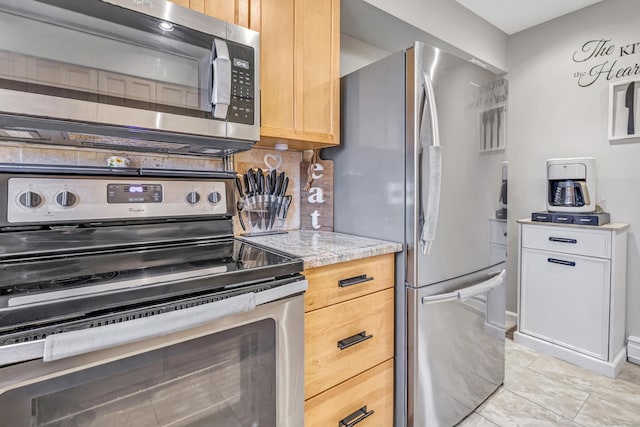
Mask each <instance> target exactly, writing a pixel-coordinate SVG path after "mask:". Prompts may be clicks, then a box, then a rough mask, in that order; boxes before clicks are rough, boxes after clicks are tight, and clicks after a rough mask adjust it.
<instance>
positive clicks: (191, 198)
mask: <svg viewBox="0 0 640 427" xmlns="http://www.w3.org/2000/svg"><path fill="white" fill-rule="evenodd" d="M199 201H200V193H198V192H197V191H192V192H191V193H189V194H187V203H189V204H190V205H195V204H196V203H198V202H199Z"/></svg>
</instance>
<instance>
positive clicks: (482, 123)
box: [478, 104, 507, 152]
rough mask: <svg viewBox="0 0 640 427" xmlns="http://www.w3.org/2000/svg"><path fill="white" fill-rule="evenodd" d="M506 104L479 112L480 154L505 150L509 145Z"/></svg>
mask: <svg viewBox="0 0 640 427" xmlns="http://www.w3.org/2000/svg"><path fill="white" fill-rule="evenodd" d="M506 113H507V109H506V106H505V104H499V105H494V106H492V107H491V108H486V109H483V110H480V111H479V112H478V150H479V151H480V152H489V151H500V150H504V149H505V148H506V145H507V141H506V137H507V132H506V127H507V126H506V124H507V120H506V118H507V117H506Z"/></svg>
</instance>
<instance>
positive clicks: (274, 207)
mask: <svg viewBox="0 0 640 427" xmlns="http://www.w3.org/2000/svg"><path fill="white" fill-rule="evenodd" d="M238 214H239V215H240V216H241V223H242V224H244V227H243V228H244V230H245V232H244V233H242V234H241V235H242V236H259V235H265V234H283V233H286V231H283V230H282V229H283V227H284V220H285V215H286V197H276V196H269V195H266V194H265V195H258V196H253V197H248V198H243V199H242V200H241V204H240V206H239V211H238Z"/></svg>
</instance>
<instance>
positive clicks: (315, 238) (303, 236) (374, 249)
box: [239, 230, 402, 269]
mask: <svg viewBox="0 0 640 427" xmlns="http://www.w3.org/2000/svg"><path fill="white" fill-rule="evenodd" d="M239 238H240V239H242V240H246V241H248V242H253V243H256V244H258V245H262V246H267V247H270V248H273V249H275V250H278V251H281V252H286V253H289V254H291V255H294V256H296V257H299V258H302V260H303V261H304V268H305V269H307V268H314V267H322V266H324V265H329V264H336V263H339V262H345V261H353V260H356V259H362V258H368V257H372V256H376V255H384V254H390V253H394V252H400V251H401V250H402V244H400V243H394V242H387V241H384V240H377V239H369V238H366V237H359V236H353V235H350V234H342V233H333V232H330V231H310V230H294V231H289V232H288V233H286V234H271V235H266V236H252V237H245V236H239Z"/></svg>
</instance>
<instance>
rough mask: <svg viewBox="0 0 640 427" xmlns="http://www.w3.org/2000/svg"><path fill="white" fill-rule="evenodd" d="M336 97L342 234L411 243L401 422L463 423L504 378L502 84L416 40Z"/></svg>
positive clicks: (399, 300)
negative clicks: (499, 228)
mask: <svg viewBox="0 0 640 427" xmlns="http://www.w3.org/2000/svg"><path fill="white" fill-rule="evenodd" d="M341 90H342V106H341V108H342V141H341V145H340V146H339V147H335V148H330V149H325V150H323V153H322V157H324V158H326V159H332V160H333V161H334V162H335V163H334V170H335V175H334V180H335V182H334V224H335V231H337V232H345V233H350V234H356V235H361V236H368V237H375V238H380V239H386V240H392V241H399V242H403V243H404V245H405V250H404V251H403V252H402V253H399V254H398V255H397V258H396V352H395V364H396V379H395V404H396V411H395V425H396V426H398V427H402V426H405V425H407V426H413V427H424V426H452V425H455V424H457V423H458V422H460V421H461V420H462V419H464V418H465V417H466V416H467V415H468V414H470V413H471V412H473V411H474V409H475V408H476V407H477V406H478V405H480V404H481V403H482V402H483V401H484V400H485V399H486V398H487V397H489V396H490V395H491V394H492V393H493V392H494V391H495V390H496V389H497V388H498V387H499V386H500V385H501V384H502V382H503V379H504V332H505V330H504V324H505V316H504V314H505V311H504V310H505V292H504V283H503V281H504V276H505V271H504V268H505V263H504V257H502V258H500V257H495V256H492V255H491V250H490V249H491V245H492V243H491V241H492V238H491V235H490V234H491V224H492V222H495V221H496V214H497V213H496V208H501V207H502V206H501V205H500V191H501V187H502V185H503V182H502V181H503V180H502V178H503V177H502V162H503V161H504V160H505V148H504V147H505V142H506V141H505V134H506V133H505V132H504V128H505V125H506V123H505V121H506V120H505V118H506V116H505V112H506V96H507V87H506V82H505V81H504V80H502V79H501V78H500V77H499V76H497V75H495V74H493V73H492V72H490V71H488V70H486V69H485V68H482V67H480V66H477V65H475V64H472V63H471V62H469V61H466V60H463V59H460V58H458V57H456V56H453V55H450V54H448V53H446V52H444V51H442V50H439V49H437V48H433V47H430V46H426V45H424V44H423V43H419V42H417V43H415V45H414V46H413V47H411V48H410V49H407V50H405V51H402V52H398V53H396V54H393V55H391V56H388V57H386V58H384V59H382V60H380V61H378V62H375V63H373V64H371V65H368V66H366V67H364V68H362V69H360V70H357V71H355V72H353V73H351V74H349V75H347V76H345V77H343V78H342V81H341ZM499 221H504V219H500V220H499ZM504 225H505V227H504V230H506V223H504Z"/></svg>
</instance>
